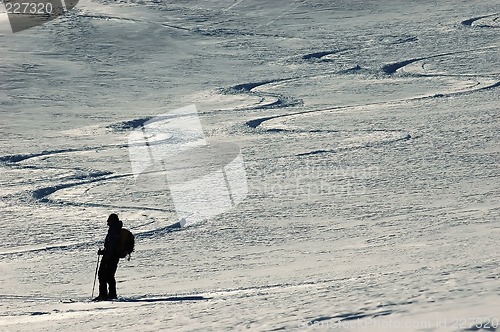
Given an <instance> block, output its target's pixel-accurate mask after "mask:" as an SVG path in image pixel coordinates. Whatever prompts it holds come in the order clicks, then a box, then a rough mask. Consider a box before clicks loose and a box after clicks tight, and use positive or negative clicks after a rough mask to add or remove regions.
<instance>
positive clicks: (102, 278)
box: [97, 258, 108, 299]
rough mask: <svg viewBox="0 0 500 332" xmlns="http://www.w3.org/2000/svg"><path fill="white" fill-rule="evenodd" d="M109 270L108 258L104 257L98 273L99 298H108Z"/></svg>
mask: <svg viewBox="0 0 500 332" xmlns="http://www.w3.org/2000/svg"><path fill="white" fill-rule="evenodd" d="M107 270H108V264H107V262H106V260H105V259H104V258H103V259H102V261H101V265H100V266H99V272H98V274H97V276H98V278H99V295H98V296H97V298H98V299H106V298H107V297H108V285H107V284H106V283H107V274H108V273H107Z"/></svg>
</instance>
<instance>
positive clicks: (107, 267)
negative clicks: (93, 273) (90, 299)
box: [98, 256, 120, 297]
mask: <svg viewBox="0 0 500 332" xmlns="http://www.w3.org/2000/svg"><path fill="white" fill-rule="evenodd" d="M119 260H120V259H119V258H115V257H106V256H103V257H102V261H101V266H99V273H98V276H99V296H100V297H116V280H115V273H116V269H117V268H118V261H119ZM108 285H109V293H108Z"/></svg>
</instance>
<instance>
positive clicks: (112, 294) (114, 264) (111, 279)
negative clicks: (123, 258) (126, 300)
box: [106, 258, 119, 299]
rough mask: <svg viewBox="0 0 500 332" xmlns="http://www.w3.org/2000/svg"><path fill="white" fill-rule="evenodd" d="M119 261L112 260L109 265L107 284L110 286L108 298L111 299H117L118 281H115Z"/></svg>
mask: <svg viewBox="0 0 500 332" xmlns="http://www.w3.org/2000/svg"><path fill="white" fill-rule="evenodd" d="M118 261H119V259H118V258H116V259H110V260H109V264H108V270H107V271H106V272H107V283H108V284H109V294H108V298H109V299H116V297H117V296H116V280H115V273H116V269H117V268H118Z"/></svg>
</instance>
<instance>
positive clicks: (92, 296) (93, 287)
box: [90, 255, 100, 298]
mask: <svg viewBox="0 0 500 332" xmlns="http://www.w3.org/2000/svg"><path fill="white" fill-rule="evenodd" d="M99 259H100V257H99V255H97V266H96V267H95V276H94V286H92V295H91V296H90V297H91V298H94V289H95V280H96V279H97V270H98V269H99Z"/></svg>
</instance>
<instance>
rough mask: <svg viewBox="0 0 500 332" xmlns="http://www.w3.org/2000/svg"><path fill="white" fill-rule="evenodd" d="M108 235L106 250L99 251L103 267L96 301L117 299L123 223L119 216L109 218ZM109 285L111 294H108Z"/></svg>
mask: <svg viewBox="0 0 500 332" xmlns="http://www.w3.org/2000/svg"><path fill="white" fill-rule="evenodd" d="M108 226H109V229H108V234H107V235H106V239H105V240H104V249H99V250H98V251H97V254H98V255H102V261H101V266H99V273H98V276H99V296H97V297H96V298H95V299H94V301H106V300H113V299H116V280H115V273H116V269H117V268H118V261H119V260H120V257H119V256H120V255H119V248H118V246H119V243H118V242H119V237H120V232H121V229H122V226H123V222H122V221H121V220H120V219H118V215H116V214H114V213H112V214H110V215H109V217H108ZM108 285H109V292H108Z"/></svg>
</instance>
